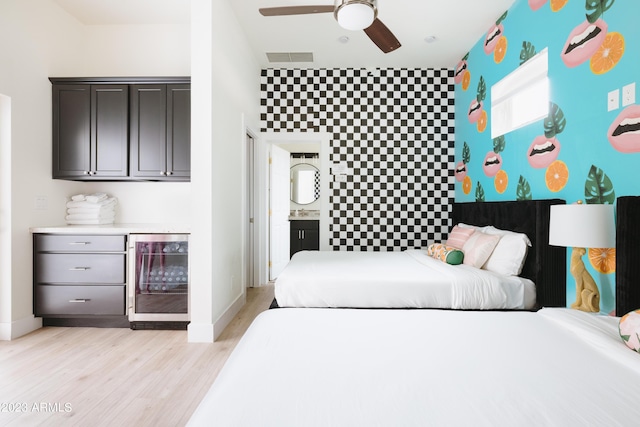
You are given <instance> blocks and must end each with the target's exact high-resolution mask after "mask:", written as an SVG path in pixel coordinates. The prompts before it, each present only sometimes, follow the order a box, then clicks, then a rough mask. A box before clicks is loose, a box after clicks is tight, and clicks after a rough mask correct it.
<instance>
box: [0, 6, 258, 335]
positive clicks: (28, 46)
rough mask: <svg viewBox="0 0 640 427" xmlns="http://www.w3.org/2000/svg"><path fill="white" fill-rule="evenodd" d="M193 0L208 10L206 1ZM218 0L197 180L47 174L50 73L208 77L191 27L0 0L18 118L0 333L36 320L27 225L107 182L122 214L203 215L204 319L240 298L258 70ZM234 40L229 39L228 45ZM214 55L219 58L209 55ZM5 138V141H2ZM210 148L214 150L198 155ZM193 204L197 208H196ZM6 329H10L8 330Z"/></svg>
mask: <svg viewBox="0 0 640 427" xmlns="http://www.w3.org/2000/svg"><path fill="white" fill-rule="evenodd" d="M193 3H194V5H196V6H197V8H201V7H203V5H206V3H211V2H210V1H208V0H193ZM214 3H216V5H215V6H209V7H213V10H212V11H211V13H209V15H207V16H208V17H207V18H206V19H205V20H204V21H205V22H204V24H203V25H205V26H208V27H209V31H211V32H212V35H211V36H210V39H209V41H208V43H209V45H210V48H209V49H207V50H206V51H202V50H201V51H199V52H200V54H201V55H205V56H209V62H210V63H211V66H209V68H208V69H205V71H204V74H206V75H207V78H208V79H209V86H210V90H209V94H208V96H209V98H210V100H209V101H205V102H204V106H205V109H204V111H205V113H206V112H209V113H210V114H208V115H205V116H204V117H203V120H202V121H201V123H203V125H202V126H204V127H205V128H206V127H208V128H210V129H211V132H210V133H211V136H210V137H208V138H207V137H205V138H200V137H198V133H197V132H196V135H195V136H194V137H193V138H192V150H193V152H194V155H193V157H194V160H193V161H192V163H193V164H192V169H193V174H194V176H195V177H198V179H197V181H195V180H194V182H192V183H153V182H148V183H145V182H136V183H82V182H72V181H61V180H53V179H51V84H50V82H49V81H48V77H50V76H57V77H65V76H188V75H192V74H193V75H194V76H195V74H200V75H202V74H203V73H192V72H191V60H190V58H191V53H192V52H191V28H190V26H189V25H157V26H154V25H144V26H122V25H119V26H86V25H83V24H82V23H80V22H78V21H77V20H76V19H75V18H73V17H72V16H70V15H68V14H67V13H66V12H65V11H64V10H62V9H61V8H60V7H59V6H58V5H57V4H56V3H55V2H54V1H53V0H2V1H0V57H1V58H2V66H1V67H0V94H3V95H6V96H8V97H9V98H10V99H11V102H10V105H11V117H12V119H11V125H12V126H11V127H12V129H11V135H10V138H9V139H10V144H11V146H10V147H7V148H10V150H4V149H0V155H3V154H4V153H7V152H10V153H11V154H10V155H11V159H10V164H11V172H10V173H9V176H8V177H6V179H5V175H2V174H0V177H2V179H3V180H8V181H9V182H8V183H7V182H4V183H3V186H2V188H3V194H2V195H1V197H0V201H1V200H5V199H7V198H8V199H10V200H11V204H10V206H4V205H3V206H2V207H1V208H2V210H4V209H10V218H11V219H10V226H9V230H2V232H1V233H0V239H2V241H1V242H0V250H2V251H3V252H4V251H5V250H10V252H11V254H10V256H11V258H10V259H12V262H11V265H10V272H6V271H5V272H4V273H3V274H2V275H0V297H2V298H3V299H4V298H5V297H7V296H9V295H10V298H11V304H10V313H7V308H6V307H7V306H9V305H8V304H6V303H3V304H0V339H10V338H13V337H16V336H19V335H20V334H22V333H25V332H28V331H29V330H32V329H34V328H36V327H38V319H34V318H33V311H32V310H33V309H32V300H33V296H32V244H31V236H30V234H29V228H30V227H34V226H48V225H61V224H63V223H64V211H65V206H64V205H65V202H66V200H67V197H69V196H70V195H73V194H76V193H79V192H92V191H106V192H108V193H110V194H113V195H115V196H116V197H118V198H119V200H120V207H119V216H118V218H117V221H118V222H166V223H174V224H175V223H186V224H188V223H190V222H191V221H192V220H193V219H194V218H195V219H197V221H195V222H194V223H193V224H192V233H193V235H194V237H195V238H196V240H197V241H198V242H199V245H200V246H201V247H203V248H204V249H203V250H202V251H195V250H194V251H193V255H192V259H191V262H192V267H193V268H194V272H195V273H196V274H198V275H199V277H200V280H198V282H197V283H194V289H193V294H194V299H195V300H199V299H201V297H202V295H208V296H207V297H206V298H205V303H204V306H203V307H202V308H198V303H196V304H195V305H196V310H198V313H199V314H198V315H197V316H196V318H197V320H198V321H199V322H204V324H206V325H210V329H211V330H213V329H214V328H213V324H214V323H215V322H218V324H220V325H222V324H224V322H222V323H220V319H221V318H224V314H225V313H226V312H227V309H228V308H229V307H235V306H234V305H233V304H234V302H237V301H243V298H244V289H243V287H242V286H240V283H241V278H242V274H243V270H242V265H241V264H242V260H243V259H242V252H243V251H242V250H241V247H242V246H241V245H242V241H243V240H242V238H243V236H242V224H241V222H240V218H241V213H242V212H241V211H242V206H243V205H242V200H243V197H242V191H243V190H242V189H243V187H242V186H241V185H242V179H243V177H244V175H243V170H242V167H243V159H244V157H243V149H244V144H242V141H244V139H243V138H244V130H243V126H245V124H249V123H255V124H257V123H258V106H259V75H260V70H259V68H258V67H257V65H255V64H254V63H253V61H252V60H251V55H250V53H249V51H248V48H247V47H246V43H245V42H244V37H243V35H242V33H241V31H240V28H239V25H238V24H237V23H236V21H235V18H234V16H233V13H232V12H231V10H230V8H229V7H228V3H227V2H226V1H221V2H214ZM219 3H220V4H219ZM231 39H232V40H234V43H233V44H229V43H228V40H231ZM211 57H215V58H216V60H215V61H213V62H212V61H211ZM202 87H203V86H201V85H200V84H196V85H194V86H193V87H192V88H193V89H194V91H195V92H196V93H197V92H198V91H200V89H201V88H202ZM205 89H206V87H205ZM196 98H197V96H196ZM207 102H208V104H209V105H208V106H207V105H206V104H207ZM202 106H203V103H202V102H201V103H200V104H199V105H196V104H194V107H193V108H192V110H194V109H195V110H197V109H198V108H201V107H202ZM243 115H244V117H245V120H244V121H243ZM211 117H213V121H212V120H211V119H210V118H211ZM254 127H255V128H256V129H257V125H256V126H254ZM2 141H4V140H0V144H6V143H5V142H2ZM203 152H204V153H206V154H207V155H206V156H204V157H201V156H200V155H201V154H202V153H203ZM0 164H2V163H1V162H0ZM4 188H6V190H4ZM7 193H8V194H7ZM36 196H44V197H45V198H46V200H47V208H46V209H44V210H36V209H35V203H34V202H35V198H36ZM160 197H162V198H163V199H169V200H171V201H172V202H171V204H170V205H169V208H168V209H154V208H153V207H154V206H156V205H157V202H158V199H159V198H160ZM202 206H210V208H204V209H201V207H202ZM221 207H224V209H221ZM193 211H198V212H200V213H201V214H202V215H200V216H197V217H196V216H194V217H193V218H192V212H193ZM0 225H1V224H0ZM200 235H201V237H200ZM196 236H198V237H196ZM5 248H10V249H5ZM2 255H3V254H0V256H2ZM5 259H7V258H5ZM203 312H204V314H203ZM223 320H224V319H223ZM3 331H5V332H6V331H9V332H7V333H8V335H9V336H8V337H7V336H6V334H5V335H3ZM213 335H217V332H215V331H214V332H213Z"/></svg>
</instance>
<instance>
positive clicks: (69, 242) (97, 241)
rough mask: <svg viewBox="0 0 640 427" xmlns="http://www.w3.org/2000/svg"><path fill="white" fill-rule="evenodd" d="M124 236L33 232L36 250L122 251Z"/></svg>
mask: <svg viewBox="0 0 640 427" xmlns="http://www.w3.org/2000/svg"><path fill="white" fill-rule="evenodd" d="M126 249H127V239H126V236H83V235H66V234H34V250H35V251H36V252H74V253H77V252H124V251H126Z"/></svg>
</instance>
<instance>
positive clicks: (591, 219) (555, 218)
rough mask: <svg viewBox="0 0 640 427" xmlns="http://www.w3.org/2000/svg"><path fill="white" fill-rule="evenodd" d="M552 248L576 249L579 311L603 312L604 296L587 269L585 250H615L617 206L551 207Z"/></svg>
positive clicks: (572, 266) (573, 256)
mask: <svg viewBox="0 0 640 427" xmlns="http://www.w3.org/2000/svg"><path fill="white" fill-rule="evenodd" d="M549 244H550V245H553V246H565V247H572V248H573V249H572V251H571V264H570V268H569V269H570V272H571V275H572V276H573V278H574V279H575V281H576V301H575V302H574V303H573V304H571V308H575V309H578V310H582V311H588V312H595V313H597V312H599V311H600V292H599V291H598V286H597V285H596V282H595V280H593V277H592V276H591V274H589V272H588V271H587V269H586V268H585V265H584V262H583V261H582V256H583V255H584V254H585V253H586V249H585V248H613V247H615V245H616V229H615V219H614V211H613V205H591V204H583V203H582V202H578V203H575V204H571V205H553V206H551V215H550V224H549Z"/></svg>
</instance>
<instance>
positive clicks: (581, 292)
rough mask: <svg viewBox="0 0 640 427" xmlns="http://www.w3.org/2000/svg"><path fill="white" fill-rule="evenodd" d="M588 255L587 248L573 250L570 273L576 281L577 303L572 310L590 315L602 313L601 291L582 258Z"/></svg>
mask: <svg viewBox="0 0 640 427" xmlns="http://www.w3.org/2000/svg"><path fill="white" fill-rule="evenodd" d="M585 253H587V251H586V249H585V248H573V249H572V251H571V266H570V269H569V271H571V275H572V276H573V278H574V280H575V281H576V301H575V302H574V303H573V304H571V308H575V309H577V310H581V311H587V312H590V313H599V312H600V291H599V290H598V285H596V282H595V280H593V276H591V274H589V272H588V271H587V269H586V267H585V266H584V262H583V261H582V256H583V255H584V254H585Z"/></svg>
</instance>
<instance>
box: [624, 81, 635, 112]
mask: <svg viewBox="0 0 640 427" xmlns="http://www.w3.org/2000/svg"><path fill="white" fill-rule="evenodd" d="M635 103H636V83H635V82H633V83H629V84H628V85H626V86H624V87H623V88H622V106H623V107H626V106H627V105H631V104H635Z"/></svg>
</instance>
